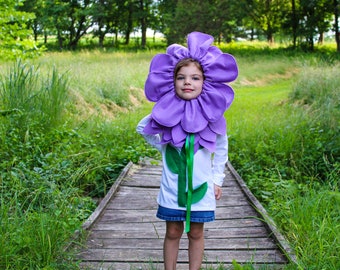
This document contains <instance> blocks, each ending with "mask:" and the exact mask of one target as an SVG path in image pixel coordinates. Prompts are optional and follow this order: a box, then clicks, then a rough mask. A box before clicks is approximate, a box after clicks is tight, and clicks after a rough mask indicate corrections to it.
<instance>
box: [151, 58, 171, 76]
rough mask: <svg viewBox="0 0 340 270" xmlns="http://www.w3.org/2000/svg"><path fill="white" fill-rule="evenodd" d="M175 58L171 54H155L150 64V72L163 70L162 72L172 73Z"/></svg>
mask: <svg viewBox="0 0 340 270" xmlns="http://www.w3.org/2000/svg"><path fill="white" fill-rule="evenodd" d="M176 62H177V61H176V59H174V58H173V57H172V56H170V55H168V54H164V53H160V54H156V55H155V56H154V57H153V58H152V60H151V64H150V72H156V73H159V72H164V73H168V72H170V73H172V72H173V68H174V66H175V65H176Z"/></svg>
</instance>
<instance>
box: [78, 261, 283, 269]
mask: <svg viewBox="0 0 340 270" xmlns="http://www.w3.org/2000/svg"><path fill="white" fill-rule="evenodd" d="M222 267H223V268H222ZM225 268H226V269H233V268H232V264H231V263H225V262H220V263H219V262H214V263H211V262H205V261H203V264H202V269H225ZM81 269H86V270H98V269H100V270H117V269H119V270H150V269H155V270H162V269H163V262H129V263H125V262H85V263H83V264H82V268H81ZM188 269H189V264H188V263H178V264H177V267H176V270H188ZM251 269H254V270H257V269H261V270H263V269H271V270H275V269H282V266H281V265H275V264H269V263H266V264H259V263H257V264H253V265H252V268H251Z"/></svg>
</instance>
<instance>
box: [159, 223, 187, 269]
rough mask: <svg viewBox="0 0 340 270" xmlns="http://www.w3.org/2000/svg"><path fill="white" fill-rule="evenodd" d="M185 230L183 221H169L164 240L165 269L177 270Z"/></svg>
mask: <svg viewBox="0 0 340 270" xmlns="http://www.w3.org/2000/svg"><path fill="white" fill-rule="evenodd" d="M183 230H184V225H183V222H182V221H179V222H177V221H167V222H166V233H165V238H164V247H163V257H164V269H165V270H176V264H177V257H178V249H179V242H180V240H181V237H182V234H183Z"/></svg>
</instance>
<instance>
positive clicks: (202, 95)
mask: <svg viewBox="0 0 340 270" xmlns="http://www.w3.org/2000/svg"><path fill="white" fill-rule="evenodd" d="M212 42H213V38H212V37H211V36H209V35H207V34H203V33H199V32H193V33H191V34H189V35H188V48H185V47H183V46H181V45H177V44H174V45H171V46H169V47H168V49H167V53H166V54H159V55H156V56H155V57H154V58H153V60H152V62H151V66H150V73H149V76H148V79H147V81H146V83H145V94H146V97H147V98H148V99H149V100H150V101H154V102H156V104H155V106H154V108H153V109H152V113H151V114H150V115H148V116H146V117H145V118H143V119H142V120H141V121H140V122H139V124H138V126H137V132H138V133H140V134H141V135H142V136H143V137H144V138H145V139H146V141H147V142H148V143H149V144H151V145H152V146H154V147H156V148H157V149H158V150H159V151H160V152H161V153H162V159H163V173H162V179H161V186H160V192H159V195H158V198H157V202H158V205H159V206H158V211H157V217H158V218H160V219H162V220H165V221H166V234H165V239H164V247H163V255H164V267H165V269H166V270H168V269H173V270H174V269H176V263H177V256H178V249H179V242H180V239H181V236H182V234H183V231H184V221H185V231H186V233H187V235H188V239H189V248H188V251H189V269H190V270H194V269H195V270H197V269H200V267H201V263H202V258H203V251H204V233H203V232H204V230H203V228H204V222H209V221H213V220H214V219H215V208H216V200H218V199H220V198H221V194H222V190H221V186H222V184H223V179H224V176H225V175H224V167H225V163H226V162H227V159H228V139H227V135H226V123H225V119H224V116H223V114H224V112H225V110H226V109H227V108H228V107H229V106H230V105H231V103H232V101H233V98H234V92H233V90H232V88H231V87H229V86H228V85H226V84H225V83H226V82H230V81H232V80H234V79H236V77H237V73H238V71H237V65H236V62H235V59H234V58H233V57H232V56H231V55H229V54H224V53H222V52H221V51H220V50H219V49H218V48H216V47H215V46H211V43H212Z"/></svg>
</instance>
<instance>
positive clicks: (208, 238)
mask: <svg viewBox="0 0 340 270" xmlns="http://www.w3.org/2000/svg"><path fill="white" fill-rule="evenodd" d="M160 176H161V166H160V165H159V166H158V165H143V166H142V165H139V166H137V165H134V164H131V163H130V164H129V165H128V166H127V167H126V168H125V169H124V171H123V172H122V174H121V175H120V177H119V178H118V179H117V181H116V182H115V184H114V186H113V187H112V188H111V190H110V192H109V193H108V194H107V196H106V197H105V198H104V199H103V200H102V202H101V203H100V205H99V206H98V208H97V209H96V211H95V212H94V213H93V214H92V215H91V216H90V218H89V219H88V220H87V221H86V222H85V223H84V226H83V227H84V229H86V230H88V231H89V235H88V238H87V242H86V246H85V247H84V248H83V249H82V250H81V251H80V252H79V258H80V259H81V260H82V263H81V267H82V269H98V270H99V269H121V270H125V269H163V258H162V257H163V256H162V252H163V250H162V248H163V238H164V234H165V223H164V221H161V220H159V219H158V218H156V216H155V214H156V210H157V202H156V197H157V193H158V188H159V181H160ZM264 220H265V221H266V222H264ZM204 233H205V252H204V261H203V265H202V267H203V269H217V267H218V266H220V265H223V266H225V267H226V268H228V266H230V265H231V264H232V261H233V260H236V261H237V262H238V263H240V264H246V263H252V264H253V266H254V267H255V268H260V267H261V266H263V265H268V266H269V267H270V269H274V268H275V269H280V268H282V266H283V265H285V264H286V263H287V262H288V261H289V260H293V261H294V257H293V255H292V254H291V252H290V250H289V247H288V245H287V244H286V243H285V241H284V238H283V237H282V235H280V234H279V233H278V232H277V231H276V228H275V226H274V224H273V223H272V221H271V219H270V218H269V217H268V215H267V213H266V211H265V210H264V209H263V207H262V206H261V204H259V202H258V201H257V200H256V198H255V197H254V196H253V195H252V194H251V192H250V191H249V190H248V189H247V187H246V186H245V184H244V182H243V180H242V179H241V178H240V176H239V175H238V174H237V172H236V171H235V170H234V168H233V167H232V166H231V164H227V166H226V178H225V181H224V185H223V196H222V198H221V200H219V201H218V203H217V209H216V220H215V221H214V222H209V223H206V224H205V232H204ZM187 246H188V240H187V237H186V235H185V234H184V235H183V238H182V240H181V244H180V251H179V256H178V269H188V255H187ZM266 269H269V268H266Z"/></svg>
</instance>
